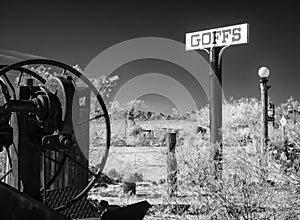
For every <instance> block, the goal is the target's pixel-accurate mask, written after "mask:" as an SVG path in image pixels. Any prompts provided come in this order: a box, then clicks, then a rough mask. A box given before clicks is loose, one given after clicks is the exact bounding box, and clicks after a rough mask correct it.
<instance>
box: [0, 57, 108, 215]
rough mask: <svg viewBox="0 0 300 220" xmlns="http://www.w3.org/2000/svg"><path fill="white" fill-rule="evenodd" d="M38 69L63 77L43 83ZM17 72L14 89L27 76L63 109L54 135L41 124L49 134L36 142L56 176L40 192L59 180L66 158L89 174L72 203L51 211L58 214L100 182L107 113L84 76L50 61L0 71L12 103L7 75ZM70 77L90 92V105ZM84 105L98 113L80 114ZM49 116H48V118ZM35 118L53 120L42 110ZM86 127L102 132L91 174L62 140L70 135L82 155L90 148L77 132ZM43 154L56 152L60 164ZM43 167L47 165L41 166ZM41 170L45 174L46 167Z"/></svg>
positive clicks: (34, 62) (9, 81)
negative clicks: (60, 147) (78, 91)
mask: <svg viewBox="0 0 300 220" xmlns="http://www.w3.org/2000/svg"><path fill="white" fill-rule="evenodd" d="M38 65H43V66H46V67H47V68H48V67H49V68H51V70H53V71H55V72H59V73H62V74H56V75H57V76H54V77H50V78H49V79H45V78H44V77H41V76H40V75H38V74H36V73H35V72H33V71H31V70H30V68H31V67H36V66H38ZM16 70H17V71H19V72H20V74H19V80H18V83H17V85H16V86H20V85H21V84H22V82H23V80H22V77H23V76H24V73H26V74H29V75H30V76H31V77H33V78H35V79H37V80H38V81H39V82H40V83H41V84H43V87H42V88H43V89H42V91H44V90H45V91H47V94H48V93H49V97H50V98H49V97H48V99H49V100H50V101H51V99H55V100H54V101H55V103H59V106H56V108H61V109H62V112H61V115H59V116H57V115H56V116H55V117H56V118H57V117H58V118H62V121H61V122H60V123H57V124H58V125H57V126H56V128H57V129H56V130H55V131H54V130H53V131H52V130H51V129H50V130H51V131H49V129H48V130H47V129H46V128H48V127H49V126H50V125H49V124H51V123H46V124H43V129H44V130H45V131H48V132H50V133H47V134H44V137H43V138H41V143H40V142H37V145H41V146H43V147H44V148H45V149H46V150H42V151H41V152H42V153H43V154H44V159H45V160H46V159H47V160H49V161H50V164H51V163H52V164H57V165H58V166H56V167H57V169H56V172H54V174H53V175H52V177H51V178H50V180H49V179H48V180H47V181H45V180H44V184H43V185H44V189H43V190H44V191H45V190H46V189H47V188H48V187H50V185H51V184H53V183H54V182H55V179H56V178H57V177H58V176H59V173H60V171H61V170H62V167H63V166H64V164H65V161H66V158H68V160H69V161H72V162H73V164H74V165H76V166H78V167H80V168H81V169H85V170H86V171H87V172H88V173H89V175H90V176H92V178H90V179H89V181H88V182H87V184H86V185H85V186H84V187H82V188H81V189H80V190H79V191H78V193H77V194H76V195H74V196H73V197H72V198H71V199H69V200H68V201H67V202H66V203H65V204H63V205H60V206H59V207H55V208H54V209H55V210H57V211H61V210H63V209H65V208H67V207H69V206H70V205H72V204H73V203H75V202H76V201H78V200H79V199H81V198H82V197H83V196H85V195H87V192H88V191H89V190H90V189H91V188H92V187H93V185H94V184H95V183H96V182H97V180H98V179H99V178H100V176H101V174H102V172H103V169H104V166H105V163H106V160H107V157H108V153H109V147H110V134H111V131H110V123H109V115H108V111H107V109H106V106H105V103H104V101H103V99H102V98H101V96H100V94H99V93H98V91H97V89H96V88H95V87H94V86H93V84H92V83H91V82H90V81H89V80H88V79H87V78H86V77H85V76H84V75H82V74H81V73H80V72H79V71H78V70H76V69H74V68H72V67H71V66H68V65H66V64H64V63H61V62H57V61H53V60H44V59H36V60H27V61H22V62H18V63H15V64H13V65H10V66H6V67H4V68H2V69H1V70H0V77H1V78H3V79H4V80H5V85H8V87H9V91H10V93H11V95H12V97H13V98H12V100H17V95H16V92H15V86H14V83H12V82H11V79H10V77H9V73H10V72H11V71H16ZM61 75H63V76H61ZM70 77H71V78H73V79H75V80H79V83H80V84H79V83H77V82H76V84H77V85H80V87H85V88H86V89H88V90H89V91H90V93H91V98H90V100H89V101H87V100H85V98H86V97H85V98H84V97H79V96H78V93H77V90H76V91H73V90H74V89H75V82H74V80H73V81H72V80H70ZM40 96H46V95H45V94H44V93H43V92H41V93H38V94H37V95H36V97H35V98H36V100H38V101H40V102H41V103H42V104H43V106H48V105H49V103H52V101H51V102H49V103H47V102H45V101H43V100H44V99H43V100H42V101H41V99H38V97H40ZM6 99H8V97H6ZM48 99H47V100H48ZM45 100H46V99H45ZM6 101H7V102H9V101H10V100H6ZM38 101H37V102H38ZM85 105H90V106H92V107H91V108H92V109H97V112H92V113H86V112H85V113H84V112H82V109H81V107H82V106H85ZM52 110H53V109H52ZM50 113H51V112H50ZM50 113H49V112H48V115H49V114H50ZM31 114H33V113H31ZM34 114H36V115H37V116H36V117H37V118H38V121H39V123H40V121H43V120H52V119H53V118H50V119H49V118H47V114H44V113H41V109H39V112H38V113H34ZM55 114H56V113H55V111H54V112H52V116H53V115H55ZM82 114H86V116H87V117H86V118H85V119H84V120H82V119H80V118H81V117H80V116H81V115H82ZM52 121H53V120H52ZM52 121H51V122H52ZM54 121H55V120H54ZM70 121H71V123H70ZM55 122H56V121H55ZM101 122H102V123H101ZM86 124H89V125H90V127H92V132H95V131H96V130H99V129H100V130H101V131H102V132H100V133H97V135H99V136H98V137H97V140H98V143H97V145H99V146H102V147H103V148H101V156H100V157H97V158H93V159H92V160H93V161H94V165H95V162H97V170H96V171H94V170H90V169H89V166H88V165H87V164H81V162H80V160H78V155H77V156H76V157H75V158H74V154H73V152H72V151H73V150H74V148H73V147H70V146H71V145H72V144H70V140H71V139H70V138H69V139H68V138H65V137H68V136H66V135H65V134H72V140H75V142H76V144H77V146H79V149H84V150H83V151H86V149H87V148H88V147H89V146H86V144H87V145H89V143H86V141H83V140H82V135H81V132H82V129H81V128H80V127H81V126H82V125H86ZM47 126H48V127H47ZM45 127H46V128H45ZM101 134H102V135H101ZM64 138H65V139H64ZM57 141H59V143H60V146H64V147H65V148H64V149H63V150H61V149H56V147H55V146H54V147H53V145H54V144H53V143H56V142H57ZM92 141H94V140H92ZM72 146H73V145H72ZM45 152H55V154H60V155H61V156H60V160H57V158H53V157H51V155H52V153H50V154H47V153H45ZM49 155H50V156H49ZM83 156H85V157H88V152H84V153H83ZM94 157H95V156H94ZM87 159H88V158H87ZM98 162H99V163H98ZM44 164H47V163H45V162H44ZM48 164H49V163H48ZM43 170H44V172H46V171H45V170H46V168H45V167H44V169H43ZM44 176H45V173H44Z"/></svg>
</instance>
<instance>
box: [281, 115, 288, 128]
mask: <svg viewBox="0 0 300 220" xmlns="http://www.w3.org/2000/svg"><path fill="white" fill-rule="evenodd" d="M286 123H287V121H286V118H285V117H284V116H282V118H281V119H280V124H281V125H282V126H283V127H284V126H285V125H286Z"/></svg>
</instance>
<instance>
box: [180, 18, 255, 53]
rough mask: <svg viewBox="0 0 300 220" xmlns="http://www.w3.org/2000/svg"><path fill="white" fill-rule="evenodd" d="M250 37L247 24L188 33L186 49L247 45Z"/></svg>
mask: <svg viewBox="0 0 300 220" xmlns="http://www.w3.org/2000/svg"><path fill="white" fill-rule="evenodd" d="M248 35H249V25H248V24H247V23H245V24H238V25H233V26H228V27H222V28H214V29H210V30H205V31H197V32H193V33H187V34H186V35H185V49H186V50H197V49H204V48H210V47H213V46H216V47H220V46H226V45H235V44H246V43H248V39H249V37H248ZM214 38H216V39H214ZM214 41H215V44H214Z"/></svg>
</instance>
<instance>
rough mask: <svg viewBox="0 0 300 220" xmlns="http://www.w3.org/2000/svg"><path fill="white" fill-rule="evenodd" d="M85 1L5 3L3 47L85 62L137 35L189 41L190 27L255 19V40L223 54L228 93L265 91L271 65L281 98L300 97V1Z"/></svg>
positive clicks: (0, 21)
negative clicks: (264, 74) (262, 71)
mask: <svg viewBox="0 0 300 220" xmlns="http://www.w3.org/2000/svg"><path fill="white" fill-rule="evenodd" d="M24 2H25V1H24ZM62 2H63V3H62ZM80 2H81V3H75V1H36V2H35V1H26V3H19V2H17V1H15V3H14V1H1V3H0V8H1V13H0V27H1V35H0V49H2V50H14V51H20V52H23V53H29V54H34V55H39V56H43V57H47V58H52V59H56V60H59V61H62V62H66V63H68V64H75V63H79V64H80V65H81V66H82V67H85V66H86V65H87V64H88V63H89V61H91V60H92V59H93V58H94V57H95V56H96V55H98V54H99V53H100V52H101V51H103V50H105V49H106V48H108V47H110V46H112V45H114V44H116V43H119V42H122V41H125V40H129V39H132V38H137V37H165V38H170V39H173V40H177V41H179V42H182V43H184V41H185V33H186V32H193V31H198V30H205V29H210V28H215V27H223V26H228V25H233V24H240V23H249V26H250V42H249V44H247V45H238V46H232V47H230V48H228V49H227V50H226V51H225V53H224V56H223V85H224V92H225V95H226V98H229V97H231V96H232V97H235V98H238V97H259V85H258V81H259V78H258V76H257V70H258V68H259V67H260V66H268V67H269V68H270V70H271V75H270V77H269V79H270V84H271V85H272V88H271V90H270V93H271V94H270V95H271V98H272V99H273V101H274V102H275V104H279V103H280V102H283V101H285V100H286V99H287V98H289V97H290V96H294V97H295V98H296V99H298V100H300V93H299V82H300V74H299V64H300V56H299V50H300V42H299V41H300V25H299V24H300V22H299V21H300V7H298V6H297V5H296V4H295V2H293V1H273V2H271V1H270V2H266V1H260V2H259V1H258V2H255V1H236V2H233V1H223V2H224V3H221V1H209V2H208V1H206V3H205V1H198V2H201V3H195V2H193V1H180V4H178V3H177V2H179V1H170V2H169V4H167V2H165V3H161V2H159V1H139V3H135V4H134V2H131V3H128V2H126V3H117V2H114V3H110V4H108V3H96V2H97V1H80ZM199 53H201V54H203V56H207V55H206V54H205V53H204V52H201V51H200V52H199Z"/></svg>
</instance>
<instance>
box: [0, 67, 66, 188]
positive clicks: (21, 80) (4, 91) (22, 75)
mask: <svg viewBox="0 0 300 220" xmlns="http://www.w3.org/2000/svg"><path fill="white" fill-rule="evenodd" d="M8 66H9V65H1V66H0V69H3V68H5V67H8ZM13 70H14V71H17V72H19V74H18V77H17V78H16V81H15V83H14V84H15V86H16V87H19V86H21V85H22V84H24V78H28V77H30V78H33V79H35V80H37V81H38V83H39V84H42V85H43V84H45V82H46V79H45V78H43V77H42V76H40V75H38V74H37V73H36V72H34V71H32V70H30V69H27V68H23V67H16V68H15V69H13ZM26 76H27V77H26ZM2 77H3V81H1V82H2V84H1V87H0V89H1V90H2V91H1V92H2V96H3V97H1V101H2V103H0V106H1V105H3V104H4V101H5V102H9V101H10V99H11V96H10V94H9V91H8V88H7V86H6V84H5V81H6V82H7V83H8V84H10V85H13V84H12V83H11V80H9V78H8V77H7V75H6V74H5V75H3V76H2ZM0 80H1V79H0ZM4 80H5V81H4ZM11 88H12V87H11ZM11 91H13V97H14V99H16V94H15V91H14V90H11ZM0 94H1V93H0ZM10 115H11V113H7V114H2V115H1V116H0V120H1V119H2V123H3V125H4V129H7V128H9V127H8V126H7V125H8V124H9V118H10ZM1 125H2V124H1ZM1 125H0V127H1ZM4 129H2V130H4ZM0 133H1V134H2V137H4V136H5V135H10V136H12V135H13V134H12V131H10V132H8V131H6V132H5V134H4V132H3V131H1V132H0ZM1 134H0V136H1ZM9 142H10V141H9ZM4 147H5V153H6V155H7V163H8V164H7V168H8V169H6V172H5V173H4V174H3V176H2V177H1V178H0V181H4V180H5V178H6V177H7V176H9V175H10V174H11V173H12V167H13V165H12V158H11V152H10V150H9V145H8V144H6V145H5V146H4ZM11 147H12V148H11V150H12V151H14V153H15V154H16V153H17V152H16V148H15V145H14V143H13V144H12V146H11ZM45 158H46V159H49V160H50V161H53V160H52V158H49V157H47V156H46V157H45ZM66 159H67V157H66V155H63V157H62V159H61V161H53V162H55V163H56V164H58V165H59V166H57V167H56V169H55V171H54V173H53V175H52V176H50V177H49V179H48V180H47V182H45V183H44V185H45V186H46V188H45V189H48V188H49V187H50V186H51V185H52V184H53V182H54V181H55V180H56V179H57V177H58V175H59V174H60V172H61V171H62V169H63V167H64V164H65V162H66ZM41 190H44V188H43V189H41Z"/></svg>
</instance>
